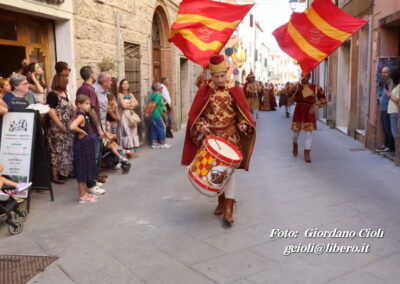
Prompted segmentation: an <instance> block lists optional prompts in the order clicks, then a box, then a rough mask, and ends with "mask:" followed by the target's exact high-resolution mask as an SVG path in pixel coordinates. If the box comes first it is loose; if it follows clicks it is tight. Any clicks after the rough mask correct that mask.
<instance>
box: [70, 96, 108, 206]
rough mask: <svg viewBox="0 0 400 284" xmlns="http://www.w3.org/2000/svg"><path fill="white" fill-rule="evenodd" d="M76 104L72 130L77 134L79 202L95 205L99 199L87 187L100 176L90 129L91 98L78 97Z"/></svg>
mask: <svg viewBox="0 0 400 284" xmlns="http://www.w3.org/2000/svg"><path fill="white" fill-rule="evenodd" d="M75 103H76V106H77V108H78V111H77V116H76V118H75V119H74V120H73V121H72V123H71V125H70V129H71V130H72V131H74V132H75V137H74V146H73V152H74V173H75V178H76V179H77V181H78V190H79V201H78V202H79V203H94V202H97V197H96V196H95V195H92V194H90V193H88V192H87V191H88V187H87V185H86V184H87V182H90V181H92V180H94V179H96V177H97V174H98V167H97V164H96V155H95V147H94V145H95V144H94V139H96V138H95V136H94V135H93V132H92V129H91V127H90V116H89V111H90V109H91V105H90V98H89V97H88V96H85V95H78V97H77V98H76V101H75ZM103 193H104V192H103Z"/></svg>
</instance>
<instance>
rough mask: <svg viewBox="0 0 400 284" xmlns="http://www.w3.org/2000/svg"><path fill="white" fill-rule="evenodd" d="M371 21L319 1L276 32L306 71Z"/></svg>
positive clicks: (284, 46) (285, 48) (279, 41)
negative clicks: (355, 16)
mask: <svg viewBox="0 0 400 284" xmlns="http://www.w3.org/2000/svg"><path fill="white" fill-rule="evenodd" d="M367 22H368V21H364V20H361V19H357V18H354V17H352V16H350V15H349V14H347V13H345V12H344V11H343V10H341V9H339V8H338V7H336V6H335V5H334V4H333V3H332V2H331V1H330V0H315V1H314V2H313V3H312V5H311V8H308V9H306V11H305V12H304V13H293V14H292V16H291V18H290V21H289V23H287V24H285V25H283V26H281V27H279V28H277V29H276V30H275V31H274V32H273V35H274V36H275V38H276V40H277V42H278V44H279V46H280V47H281V49H282V50H283V51H285V52H286V53H287V54H288V55H289V56H291V57H292V58H294V59H296V60H297V61H298V62H299V64H300V66H301V69H302V70H303V72H310V71H311V70H313V69H314V68H315V67H316V66H317V65H318V64H319V63H320V62H321V61H323V60H324V59H325V58H326V57H328V56H329V55H330V54H331V53H332V52H334V51H335V50H336V48H338V47H339V46H340V45H341V44H342V43H343V42H345V41H346V40H347V39H348V38H349V37H351V35H352V34H354V33H356V32H357V31H358V30H359V29H360V28H362V27H363V26H364V25H365V24H366V23H367Z"/></svg>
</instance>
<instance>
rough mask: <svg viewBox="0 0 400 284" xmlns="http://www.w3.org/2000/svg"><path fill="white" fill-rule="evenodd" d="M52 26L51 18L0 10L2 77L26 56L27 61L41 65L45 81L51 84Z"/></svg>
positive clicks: (0, 69) (18, 67) (0, 72)
mask: <svg viewBox="0 0 400 284" xmlns="http://www.w3.org/2000/svg"><path fill="white" fill-rule="evenodd" d="M53 27H54V23H53V22H52V21H50V20H47V19H43V18H38V17H34V16H31V15H26V14H21V13H15V12H10V11H6V10H2V9H0V76H2V77H9V76H10V75H11V74H12V73H13V72H17V71H18V70H19V69H20V67H21V61H22V60H23V59H24V58H26V59H27V62H28V63H31V62H35V63H39V64H40V65H41V66H42V68H43V70H44V76H45V82H46V83H49V82H50V81H51V71H50V63H51V62H52V61H51V60H50V52H49V50H51V49H52V48H53V47H54V39H53V38H54V36H53Z"/></svg>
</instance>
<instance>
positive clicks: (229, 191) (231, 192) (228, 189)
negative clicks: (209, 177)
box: [224, 174, 236, 199]
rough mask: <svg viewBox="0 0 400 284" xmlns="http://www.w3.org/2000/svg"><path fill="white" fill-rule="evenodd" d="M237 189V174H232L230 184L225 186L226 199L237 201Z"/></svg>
mask: <svg viewBox="0 0 400 284" xmlns="http://www.w3.org/2000/svg"><path fill="white" fill-rule="evenodd" d="M235 189H236V178H235V174H232V176H231V177H230V179H229V180H228V182H227V183H226V184H225V190H224V193H225V198H230V199H235Z"/></svg>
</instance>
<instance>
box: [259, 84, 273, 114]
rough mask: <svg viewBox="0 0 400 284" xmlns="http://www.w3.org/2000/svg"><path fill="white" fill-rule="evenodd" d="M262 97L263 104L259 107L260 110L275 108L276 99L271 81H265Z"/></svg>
mask: <svg viewBox="0 0 400 284" xmlns="http://www.w3.org/2000/svg"><path fill="white" fill-rule="evenodd" d="M263 95H264V99H263V105H262V107H261V110H262V111H271V110H273V111H274V110H275V108H276V100H275V95H274V86H273V85H272V83H266V84H265V88H264V92H263Z"/></svg>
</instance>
